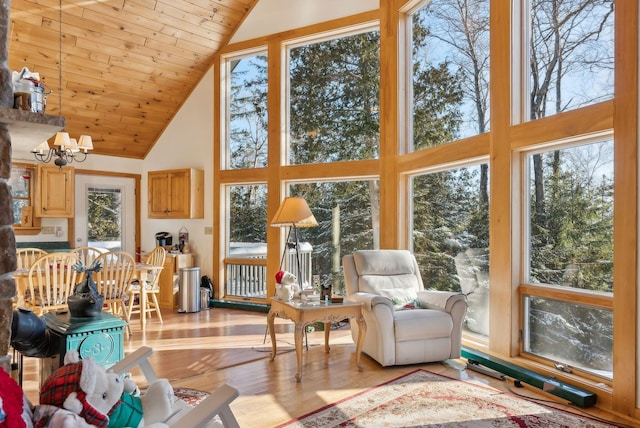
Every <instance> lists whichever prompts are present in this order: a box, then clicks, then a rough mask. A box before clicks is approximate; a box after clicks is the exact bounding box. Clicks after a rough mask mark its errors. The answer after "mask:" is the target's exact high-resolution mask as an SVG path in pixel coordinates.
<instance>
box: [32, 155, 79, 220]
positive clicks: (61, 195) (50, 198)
mask: <svg viewBox="0 0 640 428" xmlns="http://www.w3.org/2000/svg"><path fill="white" fill-rule="evenodd" d="M74 178H75V170H74V169H73V168H72V167H70V166H66V167H64V168H58V167H57V166H55V165H38V170H37V174H36V200H35V211H36V214H35V215H36V216H38V217H58V218H60V217H73V215H74V211H73V210H74V206H73V201H74V187H75V186H74Z"/></svg>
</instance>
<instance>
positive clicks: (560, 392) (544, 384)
mask: <svg viewBox="0 0 640 428" xmlns="http://www.w3.org/2000/svg"><path fill="white" fill-rule="evenodd" d="M462 356H463V357H464V358H466V359H467V360H468V361H469V363H470V364H473V365H475V364H478V365H481V366H485V367H488V368H490V369H492V370H495V371H497V372H499V373H503V374H505V375H507V376H509V377H511V378H513V379H516V380H519V381H521V382H524V383H526V384H529V385H531V386H535V387H536V388H540V389H541V390H543V391H545V392H547V393H549V394H553V395H555V396H557V397H560V398H564V399H566V400H569V401H571V402H572V403H573V404H575V405H577V406H580V407H591V406H594V405H595V404H596V394H594V393H592V392H589V391H585V390H583V389H580V388H577V387H575V386H572V385H569V384H567V383H564V382H561V381H559V380H557V379H554V378H552V377H548V376H543V375H541V374H539V373H536V372H534V371H531V370H528V369H525V368H523V367H519V366H516V365H515V364H512V363H509V362H507V361H503V360H500V359H498V358H495V357H492V356H491V355H487V354H485V353H483V352H480V351H477V350H475V349H469V348H465V347H463V348H462Z"/></svg>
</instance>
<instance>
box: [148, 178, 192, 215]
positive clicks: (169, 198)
mask: <svg viewBox="0 0 640 428" xmlns="http://www.w3.org/2000/svg"><path fill="white" fill-rule="evenodd" d="M148 188H149V195H148V196H149V210H148V211H149V212H148V217H149V218H204V171H202V170H200V169H195V168H185V169H175V170H164V171H149V174H148Z"/></svg>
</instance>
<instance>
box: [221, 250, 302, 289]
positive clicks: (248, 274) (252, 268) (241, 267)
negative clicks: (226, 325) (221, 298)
mask: <svg viewBox="0 0 640 428" xmlns="http://www.w3.org/2000/svg"><path fill="white" fill-rule="evenodd" d="M238 248H241V249H242V250H241V251H231V252H232V253H236V254H241V255H235V254H232V257H227V258H225V259H224V272H225V278H224V283H225V296H236V297H243V298H266V297H267V254H266V247H265V245H264V244H253V245H252V244H236V246H232V250H233V249H238ZM300 265H301V269H302V275H301V276H302V281H303V282H306V283H307V284H311V274H312V261H311V246H310V245H308V244H306V245H305V246H303V249H302V250H301V252H300ZM285 266H290V268H287V270H290V271H291V272H293V273H295V272H296V271H297V269H298V268H297V266H296V253H295V251H294V250H289V253H288V260H287V264H286V265H285Z"/></svg>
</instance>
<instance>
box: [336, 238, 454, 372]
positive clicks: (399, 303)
mask: <svg viewBox="0 0 640 428" xmlns="http://www.w3.org/2000/svg"><path fill="white" fill-rule="evenodd" d="M342 264H343V269H344V279H345V286H346V300H347V301H352V302H361V303H363V314H364V319H365V321H366V323H367V331H366V335H365V339H364V345H363V347H362V350H363V352H364V353H366V354H367V355H369V356H370V357H371V358H373V359H374V360H376V361H378V362H379V363H380V364H381V365H382V366H393V365H403V364H417V363H427V362H434V361H444V360H447V359H450V358H459V357H460V347H461V338H462V322H463V320H464V316H465V313H466V311H467V299H466V296H464V295H463V294H460V293H450V292H444V291H435V290H425V289H424V284H423V282H422V277H421V275H420V270H419V269H418V263H417V262H416V259H415V257H414V256H413V254H411V253H410V252H409V251H406V250H360V251H356V252H355V253H353V254H352V255H347V256H344V257H343V259H342ZM359 333H360V332H359V331H358V326H357V324H355V323H353V324H351V334H352V336H353V339H354V341H357V339H358V335H359Z"/></svg>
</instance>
